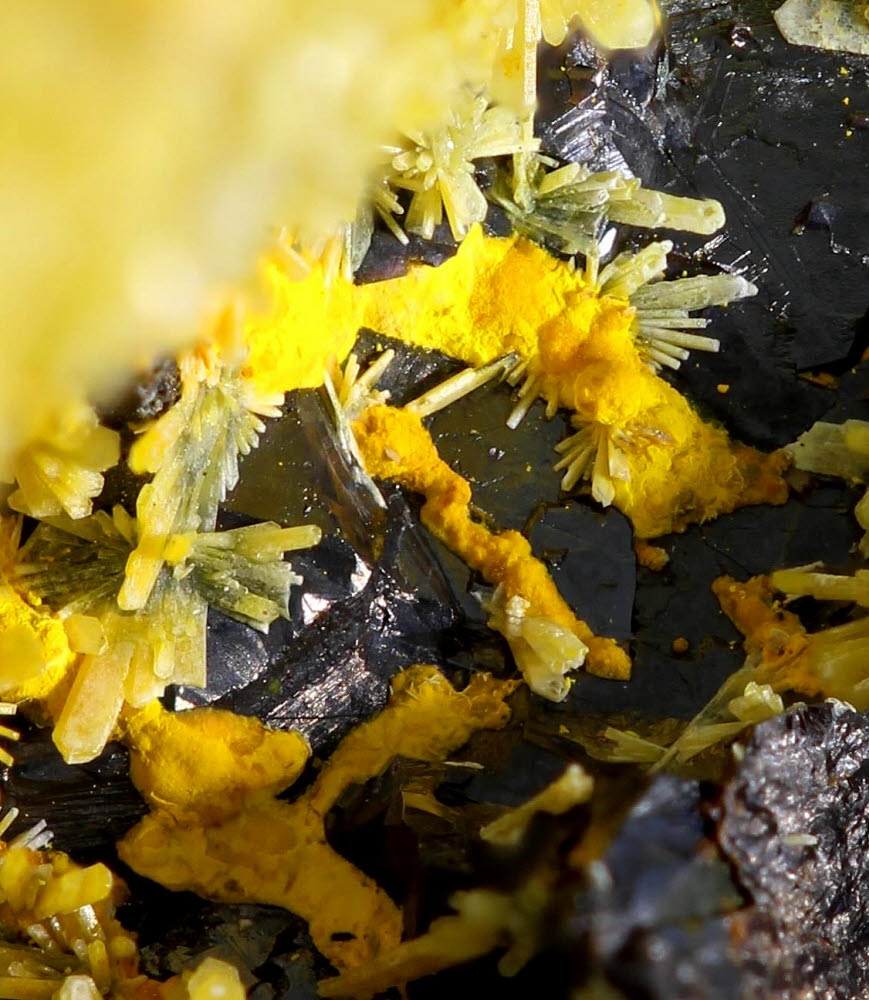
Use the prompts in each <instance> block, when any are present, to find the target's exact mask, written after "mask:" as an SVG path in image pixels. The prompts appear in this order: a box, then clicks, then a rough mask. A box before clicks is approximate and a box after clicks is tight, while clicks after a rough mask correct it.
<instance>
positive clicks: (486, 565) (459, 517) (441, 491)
mask: <svg viewBox="0 0 869 1000" xmlns="http://www.w3.org/2000/svg"><path fill="white" fill-rule="evenodd" d="M353 431H354V434H355V437H356V441H357V444H358V445H359V451H360V453H361V455H362V458H363V461H364V462H365V467H366V469H367V470H368V472H369V473H370V475H372V476H374V477H375V478H377V479H391V480H394V481H395V482H398V483H400V484H401V485H402V486H404V487H406V488H407V489H409V490H411V491H413V492H414V493H420V494H422V495H423V496H424V497H425V498H426V502H425V504H424V505H423V508H422V512H421V517H422V522H423V524H424V525H425V526H426V527H427V528H428V529H429V531H431V532H432V534H433V535H435V536H436V537H437V538H439V539H441V541H443V542H444V544H445V545H447V546H448V547H449V548H450V549H452V550H453V552H455V553H456V554H457V555H459V556H461V558H462V559H463V560H464V561H465V562H466V563H467V564H468V565H469V566H470V567H471V568H472V569H475V570H477V571H478V572H479V573H481V574H482V575H483V576H484V577H485V578H486V579H487V580H488V581H489V582H490V583H493V584H495V585H500V586H502V587H503V588H504V590H505V591H506V596H507V598H508V599H509V598H510V597H514V596H518V597H521V598H522V599H523V600H525V601H527V602H528V604H529V605H530V608H529V614H532V615H536V616H540V617H543V618H547V619H549V620H551V621H554V622H555V623H556V624H558V625H560V626H562V627H563V628H565V629H567V630H568V631H570V632H572V633H573V634H574V635H576V637H577V638H578V639H580V641H581V642H583V643H584V644H585V645H586V646H588V650H589V652H588V659H587V660H586V669H587V670H589V671H590V672H592V673H596V674H599V675H600V676H603V677H612V678H618V679H626V678H627V677H628V676H630V659H629V658H628V656H627V654H626V653H625V651H624V650H623V649H621V648H620V647H619V646H618V645H617V644H616V643H615V641H614V640H612V639H604V638H600V637H599V636H596V635H594V633H593V632H592V631H591V629H590V628H589V627H588V625H587V624H586V623H585V622H584V621H582V619H580V618H577V617H576V615H574V613H573V612H572V611H571V610H570V607H569V606H568V604H567V603H566V602H565V600H564V598H562V596H561V595H560V594H559V593H558V589H557V588H556V586H555V584H554V583H553V581H552V577H551V576H550V575H549V572H548V570H547V569H546V567H545V566H544V565H543V563H542V562H540V560H539V559H536V558H535V557H534V556H533V555H532V554H531V546H530V544H529V543H528V540H527V539H526V538H525V537H524V536H522V535H520V534H519V532H518V531H502V532H499V533H497V534H496V533H495V532H492V531H490V530H489V529H488V528H486V527H485V526H483V525H482V524H479V523H477V522H476V521H474V520H473V519H472V517H471V511H470V504H471V487H470V484H469V483H468V481H467V480H466V479H463V478H462V477H461V476H460V475H459V474H458V473H457V472H454V471H453V470H452V469H451V468H450V467H449V465H447V463H446V462H444V460H443V459H442V458H441V457H440V455H438V452H437V448H436V447H435V445H434V442H433V441H432V439H431V435H430V434H429V433H428V431H427V430H426V429H425V427H424V426H423V424H422V421H421V420H420V418H419V416H418V415H417V414H415V413H413V412H412V411H408V410H400V409H395V408H393V407H388V406H373V407H370V408H369V409H367V410H365V411H364V412H363V414H362V416H361V417H360V418H359V419H358V420H357V421H356V422H355V423H354V425H353Z"/></svg>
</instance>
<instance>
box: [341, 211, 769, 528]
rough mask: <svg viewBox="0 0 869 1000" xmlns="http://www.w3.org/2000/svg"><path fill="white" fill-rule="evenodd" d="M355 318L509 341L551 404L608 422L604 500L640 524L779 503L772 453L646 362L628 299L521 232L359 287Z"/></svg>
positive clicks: (463, 353) (475, 353)
mask: <svg viewBox="0 0 869 1000" xmlns="http://www.w3.org/2000/svg"><path fill="white" fill-rule="evenodd" d="M358 294H359V298H360V300H361V302H362V312H361V322H362V324H363V325H364V326H366V327H370V328H371V329H373V330H376V331H377V332H379V333H384V334H388V335H390V336H394V337H397V338H400V339H401V340H403V341H405V342H406V343H409V344H412V345H414V346H417V347H423V348H428V349H431V350H440V351H443V352H445V353H447V354H449V355H451V356H453V357H455V358H459V359H461V360H462V361H466V362H467V363H468V364H472V365H482V364H485V363H487V362H490V361H493V360H494V359H496V358H498V357H500V356H502V355H504V354H507V353H508V352H511V351H512V352H515V353H517V354H518V355H519V356H520V358H521V359H522V360H523V361H525V362H527V378H528V379H529V380H536V382H537V388H536V391H537V393H538V394H539V395H540V396H542V397H543V398H544V399H545V400H546V401H547V402H548V403H549V404H550V405H551V406H552V407H564V408H566V409H568V410H572V411H573V412H574V414H575V418H574V419H575V421H576V422H577V423H578V424H579V425H580V426H582V425H591V426H594V427H597V428H600V429H601V430H602V431H605V432H606V433H607V434H608V435H615V436H616V438H617V440H618V447H619V449H620V451H621V452H622V453H623V454H624V456H625V458H626V461H627V465H628V468H629V472H630V474H629V476H627V477H624V478H614V479H613V488H614V497H613V502H614V504H615V505H616V506H617V507H618V508H619V509H620V510H622V511H623V513H625V514H626V515H627V516H628V517H629V518H630V519H631V521H632V522H633V525H634V530H635V532H636V534H637V535H638V536H639V537H642V538H650V537H655V536H658V535H662V534H666V533H667V532H670V531H680V530H683V529H684V528H685V527H686V526H687V525H688V524H690V523H692V522H697V521H700V522H702V521H705V520H708V519H710V518H713V517H715V516H717V515H718V514H722V513H726V512H728V511H731V510H733V509H735V508H736V507H740V506H743V505H746V504H753V503H783V502H784V500H785V499H786V496H787V489H786V486H785V484H784V481H783V479H782V472H783V471H784V469H785V467H786V465H787V459H786V458H785V456H784V455H783V454H781V453H774V454H772V455H764V454H763V453H761V452H758V451H756V450H755V449H753V448H749V447H747V446H744V445H741V444H738V443H736V442H731V441H730V439H729V438H728V436H727V434H726V433H725V431H724V430H722V429H720V428H717V427H714V426H712V425H711V424H708V423H706V422H704V421H703V420H702V419H701V418H700V416H699V415H698V414H697V413H696V412H695V411H694V410H693V409H692V408H691V406H690V405H689V403H688V402H687V401H686V400H685V399H684V397H682V396H681V395H680V394H679V393H678V392H677V391H676V390H675V389H673V388H672V387H671V386H670V385H669V384H668V383H667V382H665V381H664V380H663V379H661V378H660V377H659V376H658V375H656V374H655V373H654V372H653V371H652V370H651V369H650V368H649V367H648V366H647V365H646V364H645V363H644V360H643V358H642V356H641V354H640V352H639V351H638V349H637V346H636V343H635V338H636V334H637V330H636V324H635V312H634V310H633V309H632V308H631V306H630V303H629V302H628V301H627V299H623V298H618V297H615V296H612V295H603V294H601V293H600V291H599V289H598V288H597V286H596V285H595V284H594V283H593V282H591V281H589V280H588V278H587V277H586V275H585V274H583V273H581V272H578V271H574V270H573V269H572V267H571V266H570V265H568V264H567V263H565V262H563V261H559V260H556V259H555V258H554V257H552V256H551V255H550V254H548V253H547V252H546V251H545V250H542V249H541V248H540V247H538V246H536V245H535V244H533V243H531V242H529V241H528V240H525V239H522V238H521V237H512V238H509V239H508V238H498V237H487V236H485V235H484V234H483V231H482V229H480V228H479V227H477V228H475V229H473V230H472V231H471V233H470V234H469V235H468V237H467V238H466V239H465V241H464V242H463V243H462V245H461V246H460V247H459V250H458V253H457V254H456V256H455V257H454V258H452V259H451V260H448V261H447V262H446V263H444V264H442V265H440V266H439V267H436V268H432V267H425V266H417V267H412V268H411V269H410V271H409V272H408V274H407V275H406V276H404V277H401V278H396V279H393V280H392V281H388V282H381V283H377V284H373V285H366V286H363V287H361V288H360V289H359V293H358Z"/></svg>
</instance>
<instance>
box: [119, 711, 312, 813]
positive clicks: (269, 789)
mask: <svg viewBox="0 0 869 1000" xmlns="http://www.w3.org/2000/svg"><path fill="white" fill-rule="evenodd" d="M122 728H123V731H124V735H125V740H126V742H127V743H128V744H129V746H130V777H131V779H132V781H133V783H134V784H135V785H136V787H137V788H138V789H139V791H140V792H141V793H142V795H143V796H144V798H145V800H146V801H147V802H148V803H149V804H150V805H151V806H152V807H153V808H155V809H157V808H165V809H168V810H170V811H171V812H172V814H173V815H174V816H176V817H177V818H178V820H179V821H190V820H191V819H193V820H195V819H197V818H198V821H199V822H201V823H205V824H207V825H211V824H214V823H218V822H220V821H222V820H224V819H226V818H228V817H229V816H232V815H234V814H235V813H237V812H238V811H239V810H240V809H242V808H244V806H245V805H246V804H247V803H248V802H250V801H252V800H253V799H256V798H265V799H269V798H271V797H272V796H274V795H275V794H277V793H278V792H280V791H282V790H283V789H284V788H286V787H287V786H288V785H291V784H292V783H293V782H294V781H295V780H296V778H298V776H299V775H300V774H301V772H302V769H303V768H304V766H305V764H306V762H307V760H308V757H309V756H310V749H309V747H308V742H307V740H306V739H305V737H304V736H302V735H301V734H300V733H295V732H280V731H277V730H271V729H267V728H266V727H265V726H264V725H263V724H262V723H261V722H260V721H259V720H258V719H253V718H247V717H246V716H242V715H235V714H234V713H232V712H225V711H220V710H218V709H212V708H202V709H197V710H195V711H190V712H179V713H172V712H167V711H166V709H164V708H163V706H162V705H161V704H160V702H159V701H153V702H151V703H150V704H149V705H147V706H145V708H143V709H140V710H138V711H133V710H129V709H128V710H127V712H126V717H125V718H124V720H123V721H122ZM203 748H207V752H203ZM196 759H199V764H198V766H197V767H196V769H195V772H191V763H190V762H191V761H193V760H196Z"/></svg>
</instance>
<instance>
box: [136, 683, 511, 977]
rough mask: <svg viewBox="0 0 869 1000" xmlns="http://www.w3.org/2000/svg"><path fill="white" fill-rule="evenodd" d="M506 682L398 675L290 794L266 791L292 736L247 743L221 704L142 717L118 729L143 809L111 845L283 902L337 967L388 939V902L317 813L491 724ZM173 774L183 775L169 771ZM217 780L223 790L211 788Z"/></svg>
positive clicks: (189, 881)
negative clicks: (383, 701) (272, 757)
mask: <svg viewBox="0 0 869 1000" xmlns="http://www.w3.org/2000/svg"><path fill="white" fill-rule="evenodd" d="M515 688H516V682H515V681H499V680H495V679H494V678H492V677H490V676H488V675H485V674H479V675H476V676H475V677H474V678H473V679H472V680H471V682H470V684H469V685H468V686H467V687H466V688H465V689H464V690H463V691H457V690H456V689H455V688H454V687H453V686H452V685H451V684H450V682H449V681H448V680H447V678H446V677H444V676H443V674H441V673H440V672H439V671H438V670H437V669H436V668H434V667H412V668H411V669H409V670H406V671H404V672H403V673H401V674H398V675H397V676H396V677H395V679H394V680H393V686H392V697H391V699H390V701H389V703H388V704H387V706H386V707H385V708H384V709H383V711H381V712H380V714H379V715H376V716H375V717H374V718H372V719H371V720H370V721H368V722H366V723H363V724H362V725H361V726H359V727H358V728H357V729H355V730H354V731H353V732H352V733H350V735H349V736H347V737H346V738H345V739H344V741H343V743H341V745H340V746H339V747H338V749H337V750H336V751H335V753H334V754H333V755H332V757H331V758H330V759H329V760H328V761H327V763H326V764H325V766H324V767H323V769H322V770H321V771H320V774H319V776H318V777H317V780H316V781H315V782H314V784H313V785H312V786H311V788H310V789H309V790H308V791H306V792H304V793H303V794H302V795H300V796H299V797H298V798H297V799H296V800H295V801H294V802H292V803H290V802H286V801H282V800H279V799H276V798H275V797H274V795H275V792H276V791H277V790H278V789H279V788H280V787H283V786H287V785H290V784H292V782H293V781H294V780H295V778H296V777H297V775H298V771H299V764H300V763H302V762H303V761H304V757H303V756H299V755H298V754H297V753H296V751H295V750H294V747H293V746H292V745H291V743H290V740H291V738H293V739H296V737H295V736H294V734H290V733H266V732H265V731H264V730H263V731H262V733H261V734H260V735H261V741H260V739H259V738H256V739H253V740H252V739H251V737H252V735H253V729H254V728H255V727H257V726H259V723H256V722H254V721H252V720H246V719H241V718H239V717H238V716H234V715H232V714H231V713H228V712H227V713H216V714H215V715H213V716H210V717H209V718H207V721H206V722H205V723H203V722H202V721H201V718H202V713H201V711H199V710H195V711H194V712H193V713H190V715H191V717H190V718H189V719H188V720H187V721H185V720H184V719H183V717H179V716H173V715H169V714H166V715H164V716H158V717H156V718H155V719H144V720H143V722H142V724H141V725H139V724H137V726H138V728H136V727H130V728H128V733H127V739H128V741H129V742H130V744H131V750H132V756H133V761H134V767H133V768H132V771H131V773H132V777H133V779H134V781H135V782H136V783H137V785H138V787H139V788H140V789H141V790H142V791H143V793H144V794H145V795H146V797H147V798H148V799H149V801H150V802H151V804H152V807H153V811H152V812H151V813H150V814H149V815H148V816H146V817H145V819H143V820H142V821H141V822H140V823H139V824H138V826H136V827H134V828H133V829H132V830H131V831H130V832H129V833H128V834H127V835H126V837H125V838H124V839H123V840H122V841H121V843H120V845H119V852H120V855H121V857H122V858H123V859H124V861H126V863H127V864H129V865H130V866H131V867H132V868H133V869H134V870H136V871H138V872H139V873H140V874H143V875H147V876H148V877H149V878H153V879H154V880H155V881H157V882H160V883H161V884H162V885H164V886H167V887H168V888H171V889H192V890H193V891H195V892H198V893H200V894H201V895H203V896H205V897H207V898H209V899H217V900H222V901H226V902H260V903H269V904H273V905H276V906H283V907H286V908H287V909H289V910H291V911H292V912H293V913H296V914H298V915H299V916H301V917H304V918H305V919H306V920H307V921H308V922H309V924H310V931H311V936H312V938H313V940H314V943H315V944H316V946H317V948H318V949H319V950H320V951H321V952H322V953H323V954H324V955H325V956H326V957H327V958H328V959H329V960H330V961H331V962H332V963H333V964H334V965H335V966H336V967H337V968H339V969H348V968H353V967H356V966H359V965H362V964H364V963H365V962H367V961H368V960H370V959H371V958H372V957H374V956H376V955H378V954H380V953H382V952H384V951H386V950H388V949H391V948H394V947H395V946H396V945H397V944H398V942H399V941H400V940H401V935H402V915H401V910H400V909H399V907H397V906H396V904H395V903H394V902H393V901H392V900H391V899H390V898H389V896H388V895H387V894H386V893H385V892H384V891H383V890H382V889H381V888H380V887H379V886H378V885H377V884H376V883H375V882H374V881H373V880H372V879H370V878H369V877H368V876H366V875H364V874H363V873H362V872H360V871H359V870H358V869H357V868H355V867H354V866H353V865H352V864H351V863H350V862H349V861H347V860H345V859H344V858H342V857H341V856H340V855H339V854H338V853H337V852H336V851H335V850H334V849H333V848H332V847H331V846H330V845H329V844H328V842H327V840H326V833H325V827H324V823H325V819H326V815H327V813H328V812H329V810H330V809H331V808H332V807H333V806H334V804H335V803H336V801H337V800H338V798H339V796H340V795H341V793H342V792H343V791H344V790H345V789H346V788H348V787H349V786H350V785H353V784H357V783H362V782H364V781H367V780H368V779H369V778H372V777H375V776H376V775H378V774H380V773H382V772H383V770H384V769H385V768H386V767H387V766H388V764H389V762H390V761H391V760H392V759H393V758H395V757H398V756H401V757H407V758H410V759H413V760H424V761H437V760H442V759H443V758H444V757H446V756H447V754H449V753H450V752H451V751H453V750H455V749H457V748H458V747H460V746H461V745H462V744H464V743H465V742H466V741H467V740H468V739H469V737H470V736H471V735H472V734H473V733H474V732H475V731H476V730H478V729H498V728H500V727H501V726H503V725H504V724H505V723H506V721H507V719H508V717H509V714H510V712H509V709H508V707H507V705H506V704H505V698H506V697H507V696H508V695H509V694H510V693H511V692H512V691H514V690H515ZM197 715H198V716H199V717H200V719H199V721H197V718H196V716H197ZM155 723H156V724H157V725H158V727H159V728H158V729H154V728H152V727H153V725H154V724H155ZM260 728H261V729H262V727H260ZM160 733H162V735H160ZM144 738H147V739H148V741H149V744H150V745H149V748H148V750H147V751H145V749H144V744H143V742H142V741H143V739H144ZM282 741H284V742H286V748H285V749H286V750H287V751H289V753H288V756H287V757H286V758H285V759H286V760H287V762H288V763H287V767H286V769H285V771H284V772H283V779H282V780H281V779H280V767H279V766H277V765H276V764H274V763H268V760H267V754H265V751H266V749H267V747H268V745H269V744H273V745H279V744H280V743H281V742H282ZM221 743H224V744H226V745H227V746H229V747H230V748H232V747H235V749H236V754H235V755H233V754H231V753H227V752H226V751H225V750H224V749H220V744H221ZM215 748H218V750H219V752H217V753H212V750H214V749H215ZM251 754H253V756H251ZM263 769H265V770H263ZM185 774H186V776H187V780H186V783H184V782H181V783H178V782H176V780H175V779H176V777H180V776H182V775H185ZM224 785H226V786H227V787H229V788H231V789H234V791H232V792H231V794H228V795H226V796H225V797H224V798H221V792H220V790H221V788H222V787H224Z"/></svg>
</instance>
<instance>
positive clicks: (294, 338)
mask: <svg viewBox="0 0 869 1000" xmlns="http://www.w3.org/2000/svg"><path fill="white" fill-rule="evenodd" d="M264 278H265V282H266V285H267V287H268V289H269V292H270V296H269V298H270V301H271V308H270V310H269V311H268V312H267V313H264V314H261V315H257V316H254V317H252V318H251V319H250V320H249V321H248V324H247V329H246V331H245V333H246V339H247V344H248V347H249V350H250V353H249V355H248V364H247V369H246V370H247V371H248V372H249V373H250V378H251V380H252V381H253V383H254V384H255V385H256V386H257V387H258V389H259V390H260V391H262V392H264V393H276V392H289V391H290V390H292V389H304V388H311V387H314V386H318V385H322V383H323V372H324V371H326V369H327V367H328V365H329V362H330V361H331V359H332V358H335V359H336V360H337V361H343V360H344V358H346V356H347V355H348V353H349V352H350V349H351V348H352V346H353V342H354V341H355V340H356V333H357V331H358V329H359V326H360V321H359V316H360V304H359V302H358V299H357V295H356V293H357V289H356V288H355V287H354V286H353V285H352V284H351V283H350V282H348V281H347V280H346V279H345V278H344V277H343V276H342V275H336V276H334V277H333V278H332V280H331V281H327V280H326V276H325V274H324V271H323V268H322V267H320V266H315V267H313V268H312V269H311V270H310V271H309V272H308V273H307V274H306V275H304V276H303V277H294V276H293V275H289V274H288V273H287V271H286V269H285V268H283V267H282V266H281V265H280V263H279V262H278V261H276V260H269V261H267V262H266V263H265V265H264Z"/></svg>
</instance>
